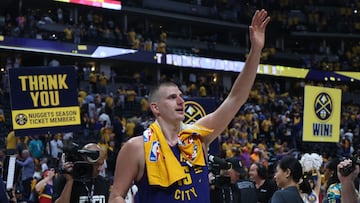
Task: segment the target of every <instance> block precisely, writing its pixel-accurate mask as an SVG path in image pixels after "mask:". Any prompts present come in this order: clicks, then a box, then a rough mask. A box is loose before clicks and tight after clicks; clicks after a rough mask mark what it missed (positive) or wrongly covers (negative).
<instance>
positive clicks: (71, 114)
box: [12, 106, 80, 129]
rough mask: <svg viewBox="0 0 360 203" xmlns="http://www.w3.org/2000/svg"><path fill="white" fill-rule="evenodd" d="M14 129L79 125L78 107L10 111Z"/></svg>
mask: <svg viewBox="0 0 360 203" xmlns="http://www.w3.org/2000/svg"><path fill="white" fill-rule="evenodd" d="M12 118H13V121H12V122H13V126H14V129H28V128H44V127H55V126H67V125H76V124H77V125H80V107H79V106H73V107H63V108H41V109H29V110H15V111H12Z"/></svg>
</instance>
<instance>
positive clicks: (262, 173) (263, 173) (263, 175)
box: [255, 162, 267, 179]
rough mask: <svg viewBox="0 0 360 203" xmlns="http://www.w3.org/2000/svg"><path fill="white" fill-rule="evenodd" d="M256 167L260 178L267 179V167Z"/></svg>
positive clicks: (258, 165) (258, 164)
mask: <svg viewBox="0 0 360 203" xmlns="http://www.w3.org/2000/svg"><path fill="white" fill-rule="evenodd" d="M255 165H256V166H257V170H256V171H257V174H258V176H259V177H260V178H262V179H266V178H267V169H266V168H265V166H264V165H263V164H261V163H258V162H257V163H255Z"/></svg>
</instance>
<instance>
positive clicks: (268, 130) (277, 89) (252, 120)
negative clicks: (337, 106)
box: [0, 73, 360, 198]
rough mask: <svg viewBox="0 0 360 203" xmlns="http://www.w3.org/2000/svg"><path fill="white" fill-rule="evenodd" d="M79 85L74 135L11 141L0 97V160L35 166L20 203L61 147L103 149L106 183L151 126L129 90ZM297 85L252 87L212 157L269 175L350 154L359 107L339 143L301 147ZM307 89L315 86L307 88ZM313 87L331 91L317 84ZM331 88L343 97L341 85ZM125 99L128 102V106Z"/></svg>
mask: <svg viewBox="0 0 360 203" xmlns="http://www.w3.org/2000/svg"><path fill="white" fill-rule="evenodd" d="M94 77H96V78H97V79H99V78H101V77H102V74H101V73H99V74H95V76H94ZM89 78H91V77H89ZM168 79H169V78H168ZM164 80H166V79H165V78H164ZM83 82H85V83H81V84H83V85H84V84H85V86H80V87H79V97H78V99H79V105H80V108H81V130H80V131H79V132H63V133H56V134H46V135H22V136H20V137H15V136H14V131H13V130H12V128H11V125H10V126H9V125H7V124H9V123H11V122H9V119H10V116H9V115H6V114H5V113H4V112H6V111H7V112H8V111H9V109H7V107H8V106H9V103H10V101H9V100H8V99H9V98H8V97H7V96H6V94H5V95H2V100H1V101H2V103H1V104H0V105H1V108H2V109H3V111H2V114H1V117H0V118H1V119H0V125H1V126H2V127H1V131H2V132H1V134H2V137H1V139H2V140H5V143H6V144H5V145H4V143H3V142H2V143H3V145H2V146H1V151H2V152H3V153H2V158H4V157H5V156H6V154H7V155H9V154H17V156H18V157H19V160H22V162H20V161H19V165H20V166H22V167H24V166H23V165H25V163H27V164H28V162H34V164H32V165H29V166H27V167H30V168H31V171H32V172H29V173H32V174H34V175H33V176H31V177H28V175H29V174H25V175H24V174H22V175H23V176H24V178H23V179H22V178H20V179H18V182H17V184H18V185H22V187H19V190H21V192H20V193H21V194H22V195H23V198H29V197H30V195H31V193H32V191H34V188H35V185H36V184H35V183H36V182H38V181H40V180H41V179H42V174H43V173H45V172H46V173H47V172H48V170H47V169H52V168H54V169H57V167H58V166H57V163H58V160H59V156H58V153H59V152H60V153H61V152H63V148H64V146H67V145H68V144H69V143H72V142H75V143H77V144H79V145H80V146H82V145H84V144H86V143H88V142H95V143H98V144H99V145H100V146H101V147H103V148H104V150H105V151H106V152H107V159H106V164H105V165H104V170H103V171H102V173H101V174H102V175H103V176H104V177H106V178H108V179H109V180H111V179H112V175H113V172H114V169H115V168H114V166H115V162H116V156H117V153H118V151H119V150H120V148H121V146H122V144H123V143H124V142H126V141H127V140H128V139H129V138H131V137H133V136H138V135H141V134H142V131H143V130H144V129H145V128H146V127H148V125H149V124H150V123H151V122H152V120H153V117H152V116H151V115H150V113H149V111H148V109H147V108H144V109H141V111H140V106H145V107H146V106H147V102H146V99H147V95H141V96H137V93H136V91H134V89H132V88H126V87H125V88H124V87H123V86H119V89H117V91H116V92H106V91H105V90H106V88H105V89H104V88H101V84H100V82H99V80H97V81H95V82H94V84H91V83H90V81H83ZM205 82H206V81H205ZM301 83H302V82H299V83H294V84H293V85H294V87H292V88H291V89H289V90H285V89H284V88H283V87H282V86H280V85H279V84H278V83H277V82H275V83H273V82H270V81H268V82H266V80H261V81H257V82H256V83H255V84H254V86H253V89H252V91H251V93H250V96H249V99H248V102H247V103H246V104H245V105H244V107H243V108H242V109H241V110H240V111H239V112H238V114H237V116H236V117H234V119H233V121H232V122H231V123H230V124H229V126H228V128H227V129H226V130H225V131H224V132H223V133H222V135H221V137H220V139H219V145H218V147H219V149H220V153H219V154H216V155H217V156H220V157H222V158H230V157H233V156H240V157H241V159H242V160H243V163H244V165H245V166H246V167H247V168H249V167H250V165H251V163H254V162H262V163H264V165H265V166H266V167H268V168H269V169H272V167H273V164H274V162H276V161H277V160H280V159H281V157H283V156H286V155H289V154H294V155H295V156H300V154H302V153H305V152H307V153H311V152H316V153H318V154H321V155H322V156H323V158H324V160H327V159H331V157H340V156H348V155H349V154H350V153H352V152H354V150H356V149H357V148H358V147H359V143H360V142H359V139H358V137H359V121H360V111H359V110H360V109H359V106H358V105H352V104H347V105H343V107H342V119H341V135H340V141H339V143H307V142H302V119H303V117H302V116H303V93H302V90H301V89H302V88H303V85H304V84H301ZM306 83H307V84H310V85H315V84H314V83H311V82H306ZM201 84H203V83H199V84H197V85H199V86H195V87H194V85H195V84H193V85H190V87H191V86H192V88H193V89H191V88H185V90H184V96H185V97H186V98H188V99H191V97H192V96H191V94H192V95H193V96H201V92H204V90H203V86H201ZM316 85H320V86H327V87H329V86H330V85H329V84H320V83H319V84H316ZM129 87H130V86H129ZM201 87H202V88H201ZM330 87H336V88H341V89H342V90H343V91H344V92H346V91H348V87H347V86H346V85H338V86H334V85H332V86H330ZM134 92H135V93H134ZM205 92H207V91H206V90H205ZM202 96H206V95H202ZM129 97H131V98H132V99H130V100H129ZM125 112H132V114H128V115H126V116H125V115H124V113H125ZM21 157H22V158H21ZM29 157H31V160H33V161H31V160H30V159H29V160H30V161H26V160H27V159H28V158H29ZM20 163H21V164H20ZM269 171H270V172H273V171H272V170H269ZM20 177H21V175H20ZM31 183H32V184H31ZM20 193H19V194H20ZM19 198H20V197H19Z"/></svg>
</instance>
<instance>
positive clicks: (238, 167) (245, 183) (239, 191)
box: [226, 156, 257, 203]
mask: <svg viewBox="0 0 360 203" xmlns="http://www.w3.org/2000/svg"><path fill="white" fill-rule="evenodd" d="M226 161H228V162H229V163H231V168H230V169H229V170H228V171H227V174H228V175H229V177H230V187H229V188H228V190H229V193H230V195H229V198H230V201H226V202H247V203H256V202H257V196H256V188H255V184H254V182H253V181H250V180H247V169H246V167H245V166H243V164H242V162H241V159H240V158H239V157H238V156H234V157H231V158H229V159H226ZM231 200H232V201H231Z"/></svg>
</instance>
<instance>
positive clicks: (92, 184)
mask: <svg viewBox="0 0 360 203" xmlns="http://www.w3.org/2000/svg"><path fill="white" fill-rule="evenodd" d="M78 151H79V153H80V151H81V152H83V151H86V152H97V157H96V158H94V157H90V156H88V155H87V154H86V153H83V154H82V155H83V159H84V160H86V161H87V165H84V164H81V165H80V163H84V162H83V161H74V162H72V160H71V161H69V160H66V161H65V160H64V156H63V158H62V161H61V162H63V163H62V164H63V166H62V169H63V170H62V171H61V174H60V175H59V176H58V177H57V178H56V179H55V180H54V192H53V198H52V199H53V202H55V203H75V202H76V203H85V202H89V203H90V202H97V203H106V202H108V198H109V184H108V182H107V181H106V180H105V179H104V178H103V177H102V176H100V175H99V173H100V170H101V167H102V165H103V163H104V159H105V153H104V152H103V151H102V149H101V148H100V146H99V145H97V144H95V143H89V144H87V145H85V146H84V147H83V148H82V150H78ZM65 155H66V153H65ZM88 168H92V171H90V172H92V174H90V175H83V174H82V175H81V177H80V178H79V177H78V176H79V175H75V174H77V173H79V171H83V170H87V169H88ZM87 176H90V177H87Z"/></svg>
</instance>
